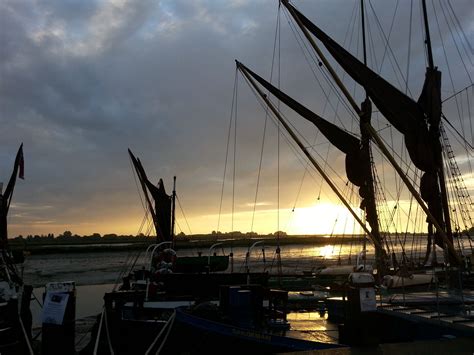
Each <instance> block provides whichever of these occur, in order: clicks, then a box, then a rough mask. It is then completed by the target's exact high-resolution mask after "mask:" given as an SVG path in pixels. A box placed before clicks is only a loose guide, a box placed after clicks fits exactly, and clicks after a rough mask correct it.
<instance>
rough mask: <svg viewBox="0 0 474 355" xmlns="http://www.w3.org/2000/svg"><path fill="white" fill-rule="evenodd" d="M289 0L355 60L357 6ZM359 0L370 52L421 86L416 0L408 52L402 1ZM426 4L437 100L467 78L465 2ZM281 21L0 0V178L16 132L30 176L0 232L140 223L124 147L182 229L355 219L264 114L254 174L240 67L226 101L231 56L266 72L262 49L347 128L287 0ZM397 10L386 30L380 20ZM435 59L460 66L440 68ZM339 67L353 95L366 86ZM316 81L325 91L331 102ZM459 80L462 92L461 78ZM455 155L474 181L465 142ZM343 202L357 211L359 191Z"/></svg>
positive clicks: (210, 12) (216, 10)
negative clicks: (170, 196) (171, 206)
mask: <svg viewBox="0 0 474 355" xmlns="http://www.w3.org/2000/svg"><path fill="white" fill-rule="evenodd" d="M294 3H295V5H296V6H297V7H298V8H299V9H300V10H302V11H303V12H304V13H305V14H306V15H307V16H308V17H309V18H310V19H311V20H313V21H314V22H315V23H316V24H317V25H318V26H320V27H321V28H322V29H324V30H325V31H327V33H329V34H330V35H331V36H332V37H333V38H334V39H336V40H338V41H340V42H341V43H344V44H345V47H346V48H348V49H349V50H351V52H352V53H354V54H355V55H358V56H359V57H360V55H361V51H360V48H361V46H360V44H359V43H360V38H359V37H360V36H358V34H357V33H359V32H357V31H358V28H359V27H358V26H359V25H358V21H359V17H358V15H357V14H358V3H356V2H355V1H352V0H351V1H349V0H336V1H328V0H320V1H299V0H298V1H295V2H294ZM366 3H369V5H370V7H369V5H367V12H368V15H367V17H368V24H369V26H371V29H370V31H371V33H374V35H373V37H371V38H370V40H369V65H370V66H372V67H373V68H374V67H377V69H378V70H377V71H380V72H381V73H382V74H384V75H385V74H386V75H387V77H388V79H389V80H390V81H391V82H393V83H394V84H396V85H397V86H398V87H399V88H401V89H403V90H405V89H409V92H410V95H411V96H412V97H414V98H417V97H418V95H419V93H420V91H421V86H422V81H423V78H424V70H425V69H424V68H425V57H424V50H423V45H422V39H421V26H420V24H419V10H420V9H419V4H418V2H417V1H415V2H413V4H414V5H413V12H412V15H413V22H412V23H413V26H412V42H410V44H411V47H410V48H411V50H410V51H408V49H407V48H408V44H409V43H408V38H409V37H408V34H409V28H410V26H409V18H410V17H409V14H410V10H409V9H410V6H409V4H410V2H409V1H408V0H404V1H400V2H398V1H397V2H395V1H393V2H391V3H390V4H389V5H388V4H387V2H385V1H375V0H373V1H368V2H366ZM435 3H436V2H435ZM448 4H449V5H452V9H453V10H454V13H455V14H456V19H454V17H453V12H450V9H449V8H448ZM436 6H437V8H436V10H437V12H436V13H435V10H434V9H433V8H429V12H430V16H432V17H434V16H437V17H438V21H433V22H434V23H433V22H432V23H431V24H432V37H433V45H434V55H435V61H436V63H437V65H439V67H440V69H441V70H442V71H443V79H444V80H445V81H444V84H443V85H444V86H443V97H448V96H450V95H451V94H453V93H454V92H456V91H457V90H460V89H462V88H464V87H466V86H468V85H470V84H472V80H471V77H474V71H473V65H472V62H473V53H472V46H473V34H474V6H473V5H472V2H471V0H451V1H449V3H447V2H443V3H442V4H441V3H439V4H436ZM372 8H373V10H374V12H375V13H376V14H377V16H378V17H377V19H375V17H374V16H373V12H372ZM443 10H444V12H443ZM394 14H395V15H394ZM443 14H447V16H448V19H451V21H452V22H449V23H451V24H453V23H454V22H455V20H456V21H457V23H459V24H460V25H461V26H462V28H463V30H464V33H465V35H466V37H467V38H468V40H469V41H470V46H471V47H470V50H471V52H469V47H467V46H468V45H466V43H465V41H464V37H462V34H460V33H459V32H455V33H454V37H455V38H456V39H457V42H454V41H451V42H450V39H451V37H452V36H451V32H450V31H451V30H452V29H453V28H454V27H453V28H450V27H449V25H448V24H446V21H445V19H446V17H443ZM449 16H451V17H449ZM277 18H278V2H277V1H270V0H265V1H263V0H249V1H247V0H233V1H231V0H228V1H223V0H221V1H220V0H213V1H212V0H194V1H190V0H154V1H148V0H142V1H129V0H110V1H105V0H103V1H93V0H89V1H87V0H84V1H78V0H75V1H74V0H62V1H60V0H57V1H53V0H43V1H26V0H25V1H23V0H11V1H10V0H3V1H1V2H0V124H1V127H2V129H1V131H0V181H4V182H6V181H8V179H9V176H10V173H11V169H12V165H13V160H14V156H15V153H16V151H17V149H18V147H19V145H20V143H21V142H23V143H24V156H25V180H24V181H23V180H20V181H18V183H17V185H16V188H15V193H14V196H13V202H12V206H11V210H10V215H9V235H10V236H11V237H13V236H16V235H19V234H22V235H27V234H47V233H55V234H56V235H57V234H59V233H62V232H63V231H65V230H70V231H72V232H73V233H77V234H80V235H83V234H84V235H85V234H92V233H101V234H105V233H117V234H133V235H135V234H137V233H139V232H144V233H145V232H146V230H144V229H143V228H140V225H141V221H142V219H143V215H144V210H143V207H142V205H141V200H140V197H139V193H138V189H137V185H136V180H135V178H134V174H133V171H132V169H131V165H130V161H129V158H128V154H127V148H130V149H131V150H132V151H133V152H134V153H135V155H136V156H138V157H139V158H140V159H141V161H142V163H143V165H144V167H145V169H146V171H147V174H148V176H149V177H150V179H151V180H152V181H154V182H157V181H158V179H159V178H163V179H164V181H165V185H166V188H167V190H168V191H171V189H172V178H173V176H174V175H176V176H177V194H178V199H179V206H178V208H177V215H178V231H183V232H184V233H186V234H194V233H209V232H211V231H212V230H221V231H224V232H226V231H231V230H240V231H243V232H248V231H256V232H259V233H270V232H274V231H277V230H284V231H287V232H289V233H304V234H309V233H323V234H324V233H327V234H329V233H332V232H338V233H339V232H343V231H349V232H350V231H355V232H357V231H359V230H360V229H358V227H354V221H353V220H352V219H351V218H350V217H348V212H347V211H346V210H345V209H344V208H343V207H342V206H341V205H340V203H338V202H337V199H336V198H335V196H334V194H333V193H331V192H330V191H329V189H328V187H327V185H326V184H324V183H322V180H321V178H320V177H319V176H318V175H317V174H316V173H315V172H314V171H312V170H311V169H309V170H308V171H307V172H305V169H308V166H307V163H306V162H305V161H304V160H302V158H301V156H300V155H298V154H295V153H294V152H293V151H292V150H291V149H290V146H289V145H288V143H287V142H286V139H285V137H284V135H283V133H282V132H281V134H280V139H278V136H279V135H278V128H277V127H276V126H275V125H274V124H273V123H271V121H268V125H267V129H266V135H265V144H264V149H263V155H262V159H261V169H260V171H261V173H260V179H259V184H258V185H257V183H256V182H257V178H258V176H259V174H258V171H259V165H260V157H261V151H262V148H261V147H262V137H263V130H264V122H265V112H264V111H263V110H262V109H261V107H260V106H259V104H258V102H257V100H256V99H255V97H254V96H253V95H252V92H251V90H250V89H249V88H248V86H247V85H246V83H245V82H244V80H243V79H242V78H241V77H240V78H238V86H237V87H238V91H237V92H238V94H237V100H236V103H235V105H234V106H232V101H233V96H234V94H233V92H234V83H235V62H234V60H235V59H238V60H239V61H241V62H243V63H244V64H246V65H247V66H249V67H250V68H252V69H253V70H255V71H256V72H258V73H259V74H261V75H262V76H263V77H265V78H267V79H269V78H270V73H271V67H272V59H273V58H277V59H275V62H274V63H275V64H274V73H273V75H272V77H273V80H274V82H275V80H277V81H278V82H279V83H280V85H281V88H283V89H284V90H286V91H287V92H288V93H290V94H291V95H292V96H294V97H295V98H298V99H299V100H301V101H302V102H303V103H304V104H306V105H308V106H309V107H311V108H312V109H314V110H315V112H317V113H319V114H322V115H326V116H327V117H330V119H331V120H332V121H333V122H335V123H338V124H340V125H342V126H344V127H345V128H346V129H348V130H350V131H352V132H356V131H357V129H356V126H354V121H353V120H352V119H351V114H349V113H347V112H346V110H345V109H344V107H343V105H341V104H338V103H337V97H336V95H335V94H334V93H331V91H330V89H329V85H328V84H327V83H326V82H324V80H323V78H321V77H320V78H319V80H321V82H322V83H323V84H322V87H324V88H326V91H324V90H321V88H320V87H319V84H318V81H317V80H314V79H315V78H313V77H312V76H313V74H312V72H311V67H310V66H309V65H308V64H307V61H306V59H305V56H304V54H303V52H302V50H301V48H300V46H299V45H298V42H297V41H296V40H295V35H294V34H293V32H292V31H291V29H290V27H289V25H288V21H287V18H286V17H285V15H284V14H283V13H281V14H280V23H281V27H280V32H279V35H278V36H276V35H275V29H276V24H277ZM377 21H379V22H377ZM392 21H393V26H396V27H395V28H396V29H395V30H394V29H393V28H394V27H392V31H390V28H391V26H392ZM356 22H357V23H356ZM437 22H438V23H439V27H438V26H437V25H436V23H437ZM378 23H379V24H380V26H381V28H383V29H384V31H385V32H386V33H390V39H389V43H390V47H386V46H384V45H383V41H382V40H381V37H380V34H376V33H380V31H378V29H377V26H378V25H377V24H378ZM451 26H454V25H451ZM438 28H439V29H440V30H439V31H438ZM359 31H360V30H359ZM275 36H276V37H275ZM377 36H379V37H377ZM275 38H277V39H278V40H277V41H276V43H277V46H276V48H277V50H276V55H275V56H274V54H273V53H274V42H275ZM441 38H442V39H443V41H441ZM453 43H455V44H457V46H456V45H454V44H453ZM442 44H445V47H444V48H445V49H446V53H447V55H445V52H444V51H443V45H442ZM387 48H389V50H388V49H387ZM466 48H467V52H466ZM392 52H393V58H396V59H397V61H398V63H399V67H400V68H401V69H400V72H403V73H404V74H408V76H409V80H408V86H407V87H405V85H404V84H403V82H400V81H399V79H397V76H396V74H394V73H395V71H394V70H393V63H394V59H393V58H392V57H391V55H392ZM459 53H460V54H461V55H459ZM375 57H377V58H378V61H376V60H375V59H374V58H375ZM446 57H449V59H450V60H451V59H453V60H454V62H455V64H453V65H452V66H451V67H448V66H447V65H446V60H445V59H446ZM451 57H452V58H451ZM278 58H279V59H278ZM461 58H463V60H464V61H463V60H461ZM466 58H467V59H466ZM408 62H409V63H410V66H407V63H408ZM407 68H409V69H407ZM313 69H314V67H313ZM316 71H317V70H316ZM448 74H449V75H448ZM318 75H319V74H318ZM344 80H345V81H346V82H347V83H348V85H349V88H350V90H351V91H353V92H354V94H355V95H356V98H357V99H358V101H361V100H362V98H363V93H362V92H361V90H360V89H358V88H356V87H355V86H354V84H353V83H351V82H350V81H349V80H348V79H347V78H345V79H344ZM397 80H398V81H397ZM325 92H329V93H330V95H331V96H330V97H331V98H330V99H329V100H327V99H326V94H325ZM470 93H471V97H470V98H472V88H471V91H470ZM450 104H451V106H453V105H452V101H450V102H447V103H446V104H445V106H444V107H445V110H446V112H449V113H453V117H454V115H455V113H456V112H455V111H456V109H455V108H453V107H450ZM232 107H234V109H235V108H237V115H236V117H237V124H236V126H237V129H236V132H235V137H236V138H237V139H236V140H235V145H234V139H233V137H234V131H233V130H232V131H231V135H230V137H231V139H230V140H228V139H227V138H228V132H229V131H228V130H229V120H230V117H231V112H232ZM458 107H459V106H458ZM463 107H464V106H463ZM471 108H472V104H471ZM467 112H468V107H467V106H465V107H464V108H463V109H462V112H461V114H460V116H461V118H460V119H458V118H453V121H452V122H453V124H454V126H455V127H456V128H457V129H458V130H459V131H462V132H463V133H465V137H466V139H467V140H468V141H470V142H471V143H472V139H473V137H472V122H471V126H470V125H469V122H470V121H469V120H470V118H469V117H468V113H467ZM287 114H288V115H289V117H291V119H292V120H294V121H292V122H294V124H295V125H296V126H297V127H298V129H299V131H300V132H301V133H302V135H303V136H304V137H305V139H306V141H307V142H313V143H308V144H313V145H312V147H313V148H314V151H315V154H317V155H318V157H319V158H318V159H320V161H321V162H322V164H324V162H323V160H327V161H328V163H327V164H325V169H327V170H328V172H329V173H330V174H331V176H332V177H333V178H334V179H335V180H338V181H339V182H338V184H339V185H338V186H340V188H341V190H343V189H344V188H345V181H346V180H347V179H345V175H344V157H343V156H342V155H341V154H339V153H338V152H336V151H334V150H331V149H329V150H328V145H327V142H325V141H324V140H323V139H321V137H316V139H315V138H314V137H315V134H316V133H315V130H314V128H313V127H311V126H308V125H306V124H305V123H302V122H301V119H298V118H296V117H294V116H291V114H290V113H289V112H288V111H287ZM232 117H234V116H232ZM375 120H376V124H378V126H377V127H379V128H380V129H383V127H384V124H385V126H386V123H383V119H382V118H378V117H377V118H376V119H375ZM233 122H234V123H235V121H233ZM232 127H233V126H232ZM386 131H388V130H386ZM390 132H391V134H390V135H386V136H385V139H387V140H391V143H393V146H394V147H398V146H400V144H399V142H400V137H399V135H397V133H396V132H395V133H393V132H392V131H391V130H390ZM383 134H387V133H386V132H385V133H383ZM278 141H279V142H280V143H279V144H278ZM228 144H229V154H228V158H227V165H226V149H227V145H228ZM234 146H235V157H236V159H235V164H234V161H233V157H234ZM278 146H279V147H280V148H279V149H278ZM394 149H398V148H394ZM455 149H457V148H455ZM456 153H459V156H460V168H461V171H462V172H463V174H464V177H465V179H466V182H467V184H468V188H469V189H472V186H473V185H474V184H473V180H474V176H473V175H472V170H470V169H471V168H470V160H472V151H471V155H469V154H466V152H463V151H462V150H456ZM325 156H326V159H324V157H325ZM321 157H322V158H321ZM375 158H377V157H376V153H375V155H374V159H375ZM375 164H376V166H377V168H378V170H379V171H381V170H383V171H387V173H386V176H385V178H386V180H385V179H384V182H383V184H384V187H385V188H386V190H387V196H388V197H387V199H388V200H390V199H391V198H390V196H392V195H393V196H396V191H397V190H396V189H397V182H396V181H395V180H396V179H395V178H394V176H393V175H394V174H393V172H390V167H388V166H387V164H386V163H385V162H384V161H383V160H382V159H380V160H376V161H375ZM234 165H235V173H234ZM224 170H225V171H226V175H225V179H224V181H225V184H224V188H223V185H222V182H223V177H224ZM233 176H235V179H233ZM257 186H258V193H256V191H257ZM221 191H223V192H224V193H223V194H221ZM356 193H357V192H356ZM256 195H257V198H255V196H256ZM221 196H222V200H221ZM403 196H404V195H403V194H402V198H403ZM221 201H222V203H221ZM232 201H234V202H232ZM351 201H352V203H353V204H354V206H355V209H357V203H358V202H357V198H355V197H353V198H352V200H351ZM254 207H255V211H256V212H255V213H254ZM183 211H184V212H183ZM219 211H220V213H219ZM354 228H355V229H354ZM145 229H146V228H145Z"/></svg>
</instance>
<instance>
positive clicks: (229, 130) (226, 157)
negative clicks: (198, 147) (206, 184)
mask: <svg viewBox="0 0 474 355" xmlns="http://www.w3.org/2000/svg"><path fill="white" fill-rule="evenodd" d="M237 77H238V72H237V68H236V69H235V75H234V92H233V94H232V107H231V109H230V119H229V129H228V132H227V146H226V151H225V163H224V176H223V177H222V188H221V199H220V203H219V217H218V219H217V229H216V232H219V227H220V223H221V212H222V200H223V198H224V186H225V175H226V172H227V161H228V158H229V143H230V132H231V131H232V119H233V117H234V105H235V91H236V90H237Z"/></svg>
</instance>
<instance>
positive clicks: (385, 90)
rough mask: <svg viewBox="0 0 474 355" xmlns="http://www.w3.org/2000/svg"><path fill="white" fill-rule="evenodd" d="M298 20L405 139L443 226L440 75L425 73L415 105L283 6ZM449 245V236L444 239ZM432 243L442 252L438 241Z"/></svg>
mask: <svg viewBox="0 0 474 355" xmlns="http://www.w3.org/2000/svg"><path fill="white" fill-rule="evenodd" d="M284 4H285V6H287V7H288V8H291V10H292V11H294V13H295V14H296V16H298V18H299V19H300V20H301V22H302V23H303V25H304V26H305V27H306V28H307V29H308V30H309V31H310V32H311V33H312V34H313V35H314V36H316V37H317V38H318V39H319V40H320V41H321V42H322V43H323V44H324V46H325V47H326V49H327V50H328V51H329V52H330V53H331V55H332V56H333V58H334V59H335V60H336V61H337V62H338V63H339V65H341V66H342V67H343V68H344V70H345V71H346V72H347V73H348V74H349V75H350V76H351V77H352V78H353V79H354V80H355V81H357V82H358V83H359V84H360V85H362V86H363V87H364V89H365V90H366V92H367V95H368V96H369V97H370V98H371V100H372V101H373V102H374V104H375V105H376V106H377V108H378V109H379V111H380V112H381V113H382V114H383V115H384V116H385V118H386V119H387V120H388V121H389V122H390V123H391V124H392V125H393V126H394V127H395V128H396V129H397V130H398V131H400V132H401V133H402V134H403V135H404V137H405V145H406V148H407V151H408V154H409V155H410V158H411V160H412V162H413V164H414V165H415V166H416V167H417V168H418V169H420V170H422V171H423V172H424V174H423V176H422V179H421V181H420V192H421V195H422V197H423V199H424V200H425V201H426V203H427V205H428V208H429V210H430V212H431V214H432V215H433V216H434V217H435V219H436V220H437V221H438V222H439V223H440V225H442V226H443V225H444V221H445V218H444V216H443V207H442V204H441V194H440V186H439V185H438V178H439V173H440V171H439V170H440V168H439V166H440V164H442V162H439V161H437V158H436V157H437V156H438V155H439V152H440V149H441V147H440V145H439V123H440V117H441V94H440V92H441V91H440V89H441V73H440V72H439V71H438V70H436V69H428V70H427V73H426V78H425V83H424V85H423V91H422V94H421V96H420V98H419V100H418V102H415V101H414V100H413V99H411V98H410V97H408V96H407V95H405V94H404V93H402V92H401V91H400V90H398V89H397V88H395V87H394V86H393V85H392V84H390V83H389V82H388V81H386V80H385V79H383V78H382V77H380V76H379V75H378V74H377V73H375V72H374V71H372V70H371V69H370V68H368V67H367V66H365V65H364V64H363V63H362V62H360V61H359V60H358V59H357V58H355V57H354V56H353V55H352V54H350V53H349V52H348V51H346V50H345V49H344V48H343V47H341V46H340V45H339V44H338V43H337V42H335V41H334V40H333V39H332V38H330V37H329V36H328V35H327V34H326V33H324V32H323V31H322V30H321V29H320V28H318V27H317V26H316V25H315V24H314V23H312V22H311V21H310V20H309V19H308V18H307V17H305V16H304V15H303V14H302V13H301V12H299V11H298V10H297V9H296V8H294V7H293V6H292V5H290V4H288V3H287V2H284ZM448 238H449V239H450V240H451V241H452V236H450V235H449V236H448ZM436 243H437V244H438V245H439V246H441V247H443V248H444V245H443V242H442V238H441V237H440V236H439V235H437V237H436Z"/></svg>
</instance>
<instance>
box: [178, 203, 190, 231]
mask: <svg viewBox="0 0 474 355" xmlns="http://www.w3.org/2000/svg"><path fill="white" fill-rule="evenodd" d="M176 200H178V206H179V209H180V211H181V213H182V214H183V218H184V221H185V222H186V226H187V227H188V229H189V233H190V234H193V232H192V231H191V227H189V223H188V219H187V218H186V215H185V214H184V209H183V207H182V206H181V202H180V201H179V197H178V195H176Z"/></svg>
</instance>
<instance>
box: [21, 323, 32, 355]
mask: <svg viewBox="0 0 474 355" xmlns="http://www.w3.org/2000/svg"><path fill="white" fill-rule="evenodd" d="M18 319H19V321H20V326H21V331H22V333H23V336H24V337H25V342H26V345H27V346H28V352H29V353H30V355H34V352H33V348H32V347H31V343H30V339H28V334H26V330H25V326H24V325H23V321H22V319H21V317H18Z"/></svg>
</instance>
